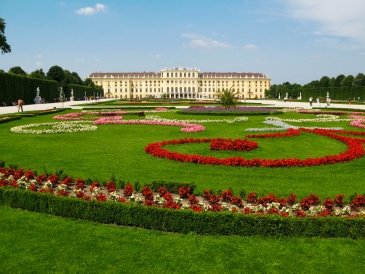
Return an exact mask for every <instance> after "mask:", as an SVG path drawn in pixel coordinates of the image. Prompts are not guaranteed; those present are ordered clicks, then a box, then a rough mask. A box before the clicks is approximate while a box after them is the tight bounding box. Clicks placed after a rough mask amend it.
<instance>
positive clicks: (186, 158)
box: [145, 129, 365, 167]
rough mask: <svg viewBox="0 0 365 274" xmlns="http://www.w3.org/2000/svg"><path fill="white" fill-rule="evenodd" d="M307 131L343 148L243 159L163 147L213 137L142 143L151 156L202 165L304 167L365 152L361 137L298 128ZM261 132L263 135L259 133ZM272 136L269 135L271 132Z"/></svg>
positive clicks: (343, 160)
mask: <svg viewBox="0 0 365 274" xmlns="http://www.w3.org/2000/svg"><path fill="white" fill-rule="evenodd" d="M300 131H305V132H308V133H313V134H316V135H321V136H326V137H329V138H332V139H335V140H338V141H340V142H342V143H344V144H346V145H347V149H346V151H344V152H342V153H339V154H337V155H326V156H323V157H317V158H307V159H298V158H282V159H246V158H243V157H228V158H217V157H214V156H203V155H196V154H184V153H179V152H173V151H169V150H167V149H165V148H164V147H165V146H167V145H181V144H191V143H211V142H212V141H213V140H214V139H208V138H205V139H203V138H202V139H198V138H196V139H192V138H189V139H179V140H170V141H163V142H157V143H151V144H149V145H148V146H146V147H145V151H146V153H148V154H151V155H152V156H154V157H158V158H164V159H169V160H174V161H179V162H184V163H197V164H205V165H223V166H242V167H308V166H318V165H328V164H335V163H342V162H348V161H351V160H354V159H357V158H360V157H362V156H363V155H364V154H365V151H364V147H363V144H362V142H361V141H359V140H358V139H356V138H351V137H347V136H342V135H339V134H338V133H336V132H333V131H329V130H320V129H314V130H309V129H300ZM290 134H292V135H297V133H296V132H294V131H293V132H291V133H290ZM263 136H265V135H263ZM271 137H272V136H271Z"/></svg>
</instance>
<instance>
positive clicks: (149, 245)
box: [0, 207, 365, 273]
mask: <svg viewBox="0 0 365 274" xmlns="http://www.w3.org/2000/svg"><path fill="white" fill-rule="evenodd" d="M0 224H1V230H0V242H1V245H0V257H1V260H0V269H1V272H2V273H51V272H52V273H55V272H56V273H282V272H286V273H362V270H361V269H363V267H365V253H364V252H363V251H364V244H365V240H352V239H322V238H300V237H291V238H286V237H283V238H275V237H236V236H201V235H196V234H188V235H181V234H173V233H162V232H157V231H148V230H144V229H138V228H128V227H118V226H114V225H101V224H96V223H92V222H86V221H71V220H68V219H63V218H60V217H55V216H49V215H45V214H40V213H34V212H27V211H23V210H17V209H11V208H8V207H0Z"/></svg>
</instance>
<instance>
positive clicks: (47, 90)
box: [0, 72, 59, 106]
mask: <svg viewBox="0 0 365 274" xmlns="http://www.w3.org/2000/svg"><path fill="white" fill-rule="evenodd" d="M37 87H39V89H40V96H41V97H42V98H45V99H46V101H48V102H53V99H54V98H57V97H58V95H59V92H58V83H57V82H56V81H52V80H43V79H38V78H30V77H26V76H20V75H14V74H8V73H2V72H0V102H5V103H6V104H7V105H9V106H11V105H12V102H16V101H17V100H18V99H19V98H22V99H23V100H24V102H25V104H33V103H34V98H35V96H36V94H37Z"/></svg>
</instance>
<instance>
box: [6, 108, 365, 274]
mask: <svg viewBox="0 0 365 274" xmlns="http://www.w3.org/2000/svg"><path fill="white" fill-rule="evenodd" d="M159 115H160V116H162V117H165V118H170V119H232V118H233V117H230V116H207V117H205V116H201V115H198V116H194V115H181V114H176V113H160V114H159ZM53 116H54V115H44V116H39V117H23V118H22V119H21V120H17V121H12V122H8V123H4V124H0V159H1V160H4V161H5V162H6V164H8V165H9V164H15V165H18V166H19V167H23V168H31V169H36V170H38V171H39V172H40V173H42V172H43V171H44V170H47V171H57V170H63V171H64V173H66V174H68V175H70V176H73V177H83V178H92V179H98V180H107V179H109V178H111V177H112V176H115V177H116V178H117V179H120V180H123V181H130V182H135V181H139V182H141V183H149V182H152V181H154V180H168V181H175V182H194V183H195V184H197V186H198V191H202V190H203V189H205V188H210V189H214V190H218V189H225V188H228V187H231V188H232V189H233V190H234V191H236V192H239V191H241V190H245V191H246V192H250V191H257V192H258V193H259V194H267V193H269V192H273V193H275V194H278V195H287V194H289V193H290V192H295V193H297V195H298V196H299V197H303V196H305V195H307V194H309V193H317V194H319V195H320V196H321V197H322V198H325V197H328V196H334V195H335V194H339V193H344V194H346V195H347V197H348V196H350V195H352V194H354V193H364V189H365V181H364V179H363V178H364V176H365V171H364V168H363V167H364V165H365V158H361V159H358V160H355V161H351V162H349V163H344V164H336V165H327V166H318V167H310V168H242V167H224V166H208V165H198V164H186V163H180V162H175V161H171V160H165V159H158V158H154V157H152V156H150V155H148V154H146V153H145V151H144V148H145V147H146V145H147V144H149V143H152V142H158V141H163V140H171V139H181V138H202V137H207V138H216V137H223V138H240V137H243V136H245V135H246V134H250V133H248V132H245V131H244V129H245V128H252V127H267V125H264V124H263V123H262V122H263V120H264V116H249V120H248V121H247V122H242V123H234V124H227V123H206V124H204V125H205V127H206V130H205V131H204V132H200V133H183V132H181V131H180V128H179V127H169V126H143V125H138V126H137V125H103V126H99V127H98V130H97V131H95V132H84V133H72V134H71V133H70V134H53V135H26V134H14V133H10V128H11V127H13V126H16V125H21V124H28V123H39V122H48V121H54V120H53V119H52V117H53ZM278 117H283V118H314V117H315V116H314V115H303V114H297V113H285V114H283V115H278ZM137 118H138V117H137V116H126V117H125V119H137ZM295 125H303V126H331V127H334V126H342V127H344V128H346V129H352V130H357V131H361V130H360V129H356V128H351V127H350V126H348V122H331V123H328V124H327V125H326V124H324V123H306V124H295ZM256 141H257V142H258V143H259V148H258V149H256V150H253V151H250V152H228V151H215V152H212V151H210V150H209V147H208V145H206V144H190V145H179V146H171V147H170V149H171V150H174V151H181V152H185V153H201V154H203V155H214V156H217V157H226V156H233V155H241V156H242V155H244V156H245V157H247V158H255V157H260V158H282V157H298V158H305V157H319V156H324V155H331V154H337V153H339V152H341V151H343V150H344V149H345V146H344V144H342V143H340V142H338V141H335V140H332V139H328V138H326V137H322V136H317V135H313V134H309V133H303V134H302V135H301V136H297V137H289V138H279V139H263V140H261V139H257V140H256ZM0 243H1V244H0V258H1V259H0V272H3V273H23V272H29V273H45V272H60V273H65V272H67V273H70V272H71V273H74V272H77V273H103V272H104V273H281V272H288V273H362V272H363V271H362V269H363V267H364V266H365V263H364V262H365V255H364V244H365V240H363V239H360V240H352V239H324V238H304V237H303V238H299V237H298V238H296V237H283V238H271V237H233V236H232V237H227V236H202V235H196V234H188V235H181V234H173V233H163V232H158V231H148V230H144V229H137V228H130V227H118V226H114V225H101V224H96V223H91V222H87V221H80V220H69V219H63V218H60V217H55V216H49V215H44V214H39V213H33V212H27V211H22V210H17V209H11V208H8V207H4V206H2V207H0Z"/></svg>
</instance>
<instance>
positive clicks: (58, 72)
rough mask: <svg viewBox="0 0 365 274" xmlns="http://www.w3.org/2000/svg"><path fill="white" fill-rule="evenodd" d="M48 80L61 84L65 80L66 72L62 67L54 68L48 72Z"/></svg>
mask: <svg viewBox="0 0 365 274" xmlns="http://www.w3.org/2000/svg"><path fill="white" fill-rule="evenodd" d="M47 78H48V79H51V80H55V81H57V82H58V83H61V82H62V80H63V79H64V78H65V72H64V71H63V68H61V67H60V66H52V67H50V68H49V70H48V72H47Z"/></svg>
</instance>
